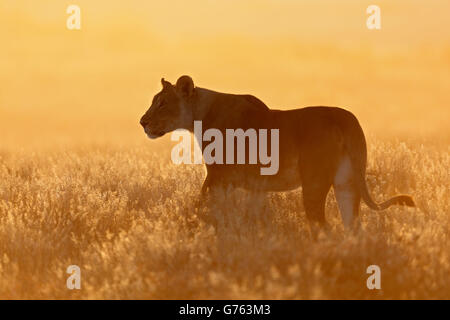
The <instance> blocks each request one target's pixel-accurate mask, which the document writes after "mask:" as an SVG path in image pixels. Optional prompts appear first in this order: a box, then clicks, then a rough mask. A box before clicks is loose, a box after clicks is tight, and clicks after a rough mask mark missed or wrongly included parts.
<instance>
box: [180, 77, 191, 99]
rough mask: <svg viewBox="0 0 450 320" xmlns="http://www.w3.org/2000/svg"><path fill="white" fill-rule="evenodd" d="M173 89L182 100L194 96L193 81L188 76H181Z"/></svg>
mask: <svg viewBox="0 0 450 320" xmlns="http://www.w3.org/2000/svg"><path fill="white" fill-rule="evenodd" d="M175 87H176V88H177V91H178V92H179V93H180V94H181V95H182V96H183V97H184V98H189V97H191V96H192V95H193V94H194V81H192V78H191V77H189V76H181V77H180V78H179V79H178V80H177V83H176V85H175Z"/></svg>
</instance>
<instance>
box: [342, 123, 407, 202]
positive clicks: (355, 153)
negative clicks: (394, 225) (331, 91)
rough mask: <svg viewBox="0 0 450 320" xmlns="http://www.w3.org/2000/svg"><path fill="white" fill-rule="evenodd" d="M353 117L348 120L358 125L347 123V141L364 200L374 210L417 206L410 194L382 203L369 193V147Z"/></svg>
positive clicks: (356, 179)
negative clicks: (398, 206) (395, 206)
mask: <svg viewBox="0 0 450 320" xmlns="http://www.w3.org/2000/svg"><path fill="white" fill-rule="evenodd" d="M351 118H352V119H351V120H350V119H348V120H347V121H356V122H357V126H354V125H349V124H348V123H347V126H346V127H347V128H348V130H349V131H351V132H348V133H349V137H350V139H349V140H348V141H346V142H347V143H346V145H347V150H348V152H349V155H350V159H351V163H352V167H353V170H354V171H353V172H354V178H355V182H356V183H357V187H358V189H359V191H360V192H361V197H362V199H363V200H364V202H365V203H366V204H367V206H369V208H371V209H373V210H384V209H386V208H389V207H390V206H392V205H404V206H408V207H415V206H416V205H415V203H414V200H413V198H412V197H411V196H408V195H398V196H395V197H393V198H391V199H389V200H387V201H384V202H382V203H376V202H375V201H374V200H373V199H372V197H371V196H370V194H369V190H368V188H367V183H366V161H367V147H366V139H365V137H364V133H363V130H362V128H361V126H360V124H359V122H358V120H357V119H356V117H355V116H353V115H352V117H351Z"/></svg>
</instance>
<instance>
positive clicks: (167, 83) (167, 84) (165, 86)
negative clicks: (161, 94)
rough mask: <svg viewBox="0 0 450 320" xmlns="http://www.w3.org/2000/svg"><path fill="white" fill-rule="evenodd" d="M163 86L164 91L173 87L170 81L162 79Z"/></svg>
mask: <svg viewBox="0 0 450 320" xmlns="http://www.w3.org/2000/svg"><path fill="white" fill-rule="evenodd" d="M161 84H162V86H163V89H165V88H168V87H170V86H171V85H172V84H171V83H170V82H169V81H166V80H164V78H161Z"/></svg>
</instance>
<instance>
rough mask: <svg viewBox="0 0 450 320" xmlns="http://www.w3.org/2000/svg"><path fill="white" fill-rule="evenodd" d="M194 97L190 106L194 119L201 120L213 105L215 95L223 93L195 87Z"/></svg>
mask: <svg viewBox="0 0 450 320" xmlns="http://www.w3.org/2000/svg"><path fill="white" fill-rule="evenodd" d="M195 90H196V94H197V96H196V98H195V101H194V103H193V106H192V113H193V117H194V120H203V119H205V117H206V116H207V115H208V114H209V112H210V111H211V109H212V108H213V106H214V100H215V99H216V98H217V95H220V94H223V93H219V92H215V91H212V90H208V89H204V88H198V87H197V88H195Z"/></svg>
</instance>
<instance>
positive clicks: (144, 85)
mask: <svg viewBox="0 0 450 320" xmlns="http://www.w3.org/2000/svg"><path fill="white" fill-rule="evenodd" d="M69 4H77V5H79V6H80V8H81V19H82V28H81V30H80V31H69V30H67V29H66V19H67V16H68V15H67V14H66V8H67V6H68V5H69ZM370 4H378V5H379V6H380V8H381V18H382V29H381V30H378V31H373V30H372V31H371V30H368V29H367V28H366V18H367V14H366V13H365V10H366V8H367V6H368V5H370ZM449 9H450V3H449V2H448V1H444V0H430V1H426V4H424V2H423V1H416V0H403V1H387V0H382V1H362V0H341V1H336V0H239V1H238V0H227V1H223V0H193V1H181V0H177V1H138V0H130V1H127V2H124V1H106V0H96V1H90V0H77V1H75V0H74V1H52V0H40V1H32V0H29V1H25V0H19V1H17V0H2V1H1V3H0V21H2V28H0V38H2V50H0V70H1V72H0V114H1V115H2V117H1V120H0V133H1V132H3V134H4V136H6V135H8V134H9V135H10V136H11V135H13V134H16V132H15V131H14V130H13V129H12V128H10V126H11V123H12V121H15V122H19V124H16V125H15V126H14V128H16V131H21V132H24V131H26V130H32V131H34V132H35V131H36V130H34V128H35V127H36V126H37V127H39V128H47V127H48V128H50V127H53V128H54V130H55V131H56V132H59V133H61V134H62V133H63V132H64V130H65V129H67V128H70V127H71V125H72V126H74V127H75V126H78V125H79V123H83V126H85V127H86V126H89V123H92V126H93V127H95V130H101V128H98V127H96V126H95V123H96V121H95V119H98V118H102V119H105V118H106V119H111V121H121V128H124V129H123V130H128V129H126V128H129V130H135V129H134V125H135V123H134V122H135V121H134V120H135V119H136V118H137V117H139V116H140V115H141V113H143V112H144V111H145V109H146V108H147V107H148V102H149V101H150V99H151V96H152V95H153V94H155V93H156V92H157V91H158V90H159V79H160V78H161V77H166V78H167V79H168V80H171V81H175V80H176V78H177V77H178V76H180V75H182V74H190V75H191V76H192V77H193V78H194V81H195V82H196V83H197V84H198V85H200V86H203V87H208V88H211V89H216V90H218V91H226V92H235V93H241V92H242V93H252V94H254V95H256V96H258V97H260V98H261V99H263V101H265V102H266V103H267V104H268V105H269V106H271V107H276V108H294V107H301V106H306V105H318V104H326V105H338V106H343V107H346V108H349V109H350V110H352V111H353V112H355V113H356V114H357V116H358V117H359V118H360V119H362V122H363V125H364V126H365V127H367V128H369V130H371V131H372V132H373V133H374V134H377V133H380V134H381V133H386V132H389V133H390V134H397V133H401V134H406V135H408V134H410V132H418V133H420V134H424V135H428V134H438V133H442V132H445V134H448V132H449V131H448V129H447V127H448V125H447V124H446V123H445V119H448V115H450V111H449V109H450V107H449V106H450V98H449V95H448V88H449V87H450V79H449V72H448V71H449V70H450V19H448V12H449ZM405 117H406V120H405ZM386 118H389V119H392V120H391V121H392V122H398V125H395V126H389V127H388V128H386V120H385V119H386ZM55 119H56V121H53V120H55ZM20 120H23V121H20ZM77 121H78V122H77ZM20 123H22V126H23V127H22V128H20V129H21V130H18V129H17V127H20V125H21V124H20ZM2 127H3V131H1V130H2ZM5 128H8V129H5ZM30 128H31V129H30ZM105 130H106V129H105ZM443 130H444V131H443ZM133 132H134V131H133Z"/></svg>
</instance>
